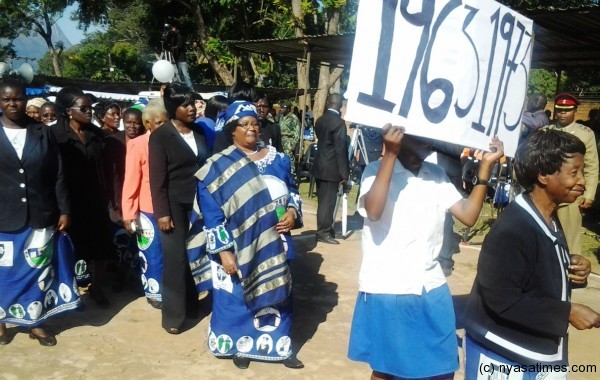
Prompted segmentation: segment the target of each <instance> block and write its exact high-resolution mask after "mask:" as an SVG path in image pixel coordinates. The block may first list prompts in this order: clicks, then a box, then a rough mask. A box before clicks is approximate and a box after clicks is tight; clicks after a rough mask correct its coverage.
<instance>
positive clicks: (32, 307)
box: [27, 301, 42, 320]
mask: <svg viewBox="0 0 600 380" xmlns="http://www.w3.org/2000/svg"><path fill="white" fill-rule="evenodd" d="M27 312H28V313H29V317H30V318H31V319H33V320H36V319H38V318H39V317H40V315H42V303H41V302H40V301H33V302H32V303H30V304H29V306H27Z"/></svg>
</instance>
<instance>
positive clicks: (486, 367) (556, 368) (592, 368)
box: [479, 363, 597, 375]
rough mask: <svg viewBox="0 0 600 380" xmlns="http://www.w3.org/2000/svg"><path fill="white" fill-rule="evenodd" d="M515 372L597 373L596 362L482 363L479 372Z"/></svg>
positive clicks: (488, 373)
mask: <svg viewBox="0 0 600 380" xmlns="http://www.w3.org/2000/svg"><path fill="white" fill-rule="evenodd" d="M513 372H516V373H518V372H571V373H596V372H597V367H596V365H595V364H573V365H558V364H557V365H550V364H540V363H537V364H514V365H513V364H492V363H480V364H479V373H480V374H481V375H484V374H487V375H491V374H494V373H503V374H506V375H510V374H511V373H513Z"/></svg>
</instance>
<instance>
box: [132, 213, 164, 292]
mask: <svg viewBox="0 0 600 380" xmlns="http://www.w3.org/2000/svg"><path fill="white" fill-rule="evenodd" d="M137 225H138V227H139V228H138V230H137V231H136V240H137V246H138V248H139V264H140V272H141V278H142V284H143V285H144V293H146V298H148V299H152V300H156V301H161V302H162V273H163V257H162V242H161V240H160V234H159V233H158V224H157V223H156V219H154V215H152V214H150V213H146V212H143V211H140V215H139V217H138V221H137Z"/></svg>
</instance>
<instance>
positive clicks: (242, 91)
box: [228, 82, 257, 102]
mask: <svg viewBox="0 0 600 380" xmlns="http://www.w3.org/2000/svg"><path fill="white" fill-rule="evenodd" d="M228 98H229V100H230V101H231V102H235V101H236V100H245V101H247V102H255V101H256V100H257V95H256V89H255V88H254V85H253V84H251V83H248V82H236V83H234V84H233V86H231V87H230V88H229V94H228Z"/></svg>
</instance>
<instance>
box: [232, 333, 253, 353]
mask: <svg viewBox="0 0 600 380" xmlns="http://www.w3.org/2000/svg"><path fill="white" fill-rule="evenodd" d="M252 347H254V339H252V337H250V336H248V335H246V336H243V337H241V338H240V339H238V341H237V342H236V343H235V348H237V350H238V351H239V352H241V353H242V354H245V353H247V352H250V350H252Z"/></svg>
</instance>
